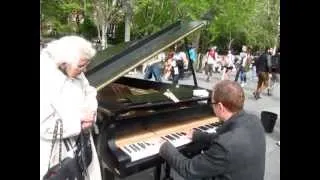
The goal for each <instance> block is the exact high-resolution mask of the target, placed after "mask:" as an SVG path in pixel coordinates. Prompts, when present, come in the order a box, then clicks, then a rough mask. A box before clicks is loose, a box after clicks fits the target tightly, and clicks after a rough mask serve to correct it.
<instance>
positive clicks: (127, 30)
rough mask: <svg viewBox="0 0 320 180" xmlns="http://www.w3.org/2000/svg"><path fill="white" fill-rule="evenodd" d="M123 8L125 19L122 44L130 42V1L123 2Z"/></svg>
mask: <svg viewBox="0 0 320 180" xmlns="http://www.w3.org/2000/svg"><path fill="white" fill-rule="evenodd" d="M124 3H125V4H124V6H125V17H124V23H125V24H124V42H128V41H130V24H131V17H132V5H131V0H126V1H125V2H124Z"/></svg>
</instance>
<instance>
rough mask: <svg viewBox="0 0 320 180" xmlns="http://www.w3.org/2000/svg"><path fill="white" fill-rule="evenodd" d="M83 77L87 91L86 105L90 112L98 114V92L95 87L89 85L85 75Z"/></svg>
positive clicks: (84, 87)
mask: <svg viewBox="0 0 320 180" xmlns="http://www.w3.org/2000/svg"><path fill="white" fill-rule="evenodd" d="M81 76H82V82H83V89H84V91H85V99H86V101H85V102H86V105H87V107H88V108H89V110H90V111H92V112H93V113H94V114H96V112H97V108H98V101H97V90H96V88H95V87H93V86H91V85H90V84H89V81H88V79H87V78H86V77H85V75H84V74H83V73H82V74H81Z"/></svg>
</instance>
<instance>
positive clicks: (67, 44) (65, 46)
mask: <svg viewBox="0 0 320 180" xmlns="http://www.w3.org/2000/svg"><path fill="white" fill-rule="evenodd" d="M43 52H48V53H49V54H50V55H51V57H52V59H53V60H54V61H55V62H56V63H68V64H76V63H78V62H79V61H80V58H82V59H86V60H88V61H89V60H90V59H91V58H93V57H94V56H95V54H96V50H95V49H94V48H93V46H92V44H91V42H90V41H88V40H86V39H84V38H82V37H80V36H64V37H62V38H60V39H58V40H54V41H51V42H50V43H48V45H47V47H46V48H45V49H43Z"/></svg>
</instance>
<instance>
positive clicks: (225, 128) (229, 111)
mask: <svg viewBox="0 0 320 180" xmlns="http://www.w3.org/2000/svg"><path fill="white" fill-rule="evenodd" d="M212 92H213V93H212V97H211V101H212V103H211V104H212V108H213V111H214V113H215V115H216V116H217V117H218V118H219V119H220V120H222V121H224V124H223V125H222V126H221V127H220V128H219V129H217V133H216V134H207V133H204V132H199V131H194V132H193V131H190V132H189V138H190V139H192V141H194V142H195V141H199V142H202V143H206V144H210V147H209V149H208V150H205V151H203V153H201V154H198V155H196V156H194V157H193V158H191V159H189V158H187V157H185V156H184V155H183V154H181V153H180V152H179V151H178V150H177V149H176V148H175V147H174V146H173V145H172V144H170V143H169V142H162V143H163V144H162V145H161V148H160V152H159V154H160V155H161V156H162V157H163V158H164V159H165V160H166V161H167V163H168V164H169V165H170V166H171V167H172V168H173V169H175V170H176V171H177V172H178V173H179V174H180V175H181V176H183V177H184V178H186V179H212V178H213V179H215V180H231V179H234V180H263V178H264V171H265V152H266V144H265V135H264V131H263V128H262V126H261V124H260V121H259V119H258V117H256V116H254V115H251V114H248V113H246V112H245V111H244V110H243V105H244V99H245V96H244V91H243V89H242V88H241V87H240V85H239V84H238V83H237V82H234V81H230V80H224V81H221V82H219V83H217V84H216V86H215V87H214V89H213V91H212Z"/></svg>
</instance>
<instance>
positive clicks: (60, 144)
mask: <svg viewBox="0 0 320 180" xmlns="http://www.w3.org/2000/svg"><path fill="white" fill-rule="evenodd" d="M59 124H60V128H59V166H60V167H61V152H62V151H61V146H62V135H63V124H62V120H61V119H57V120H56V124H55V126H54V130H53V135H52V143H51V151H50V156H49V164H48V169H50V164H51V157H52V151H53V148H54V144H55V143H56V140H57V136H58V126H59Z"/></svg>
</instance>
